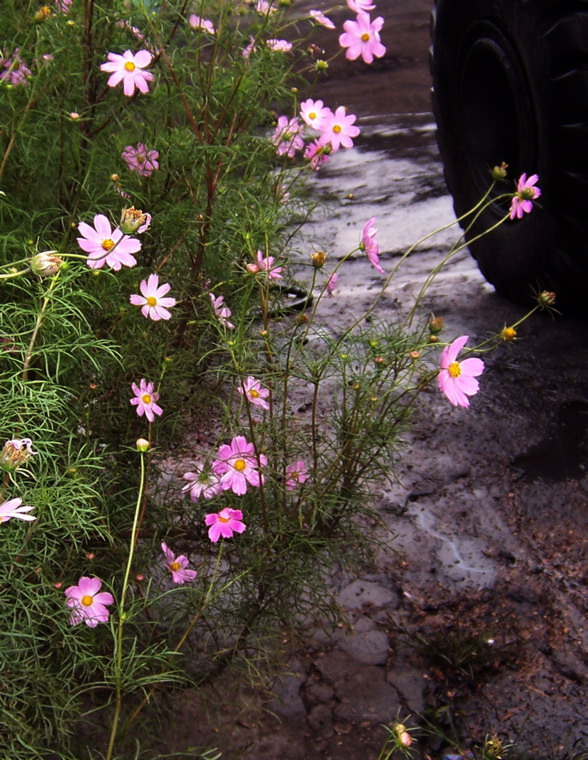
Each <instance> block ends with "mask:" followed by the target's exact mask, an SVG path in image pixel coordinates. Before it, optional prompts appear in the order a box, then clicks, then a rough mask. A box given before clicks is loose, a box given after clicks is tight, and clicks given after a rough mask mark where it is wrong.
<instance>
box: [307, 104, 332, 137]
mask: <svg viewBox="0 0 588 760" xmlns="http://www.w3.org/2000/svg"><path fill="white" fill-rule="evenodd" d="M329 110H330V109H329V108H325V107H324V106H323V101H322V100H312V98H308V100H305V101H304V103H301V104H300V116H302V119H303V121H305V122H306V124H308V126H309V127H312V128H313V129H318V130H320V129H321V127H322V126H323V124H324V121H325V117H326V116H327V114H328V113H329Z"/></svg>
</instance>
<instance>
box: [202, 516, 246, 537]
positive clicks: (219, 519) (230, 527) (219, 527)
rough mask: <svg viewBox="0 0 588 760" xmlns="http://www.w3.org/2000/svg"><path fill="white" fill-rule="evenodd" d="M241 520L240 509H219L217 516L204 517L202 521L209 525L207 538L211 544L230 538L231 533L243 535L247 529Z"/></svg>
mask: <svg viewBox="0 0 588 760" xmlns="http://www.w3.org/2000/svg"><path fill="white" fill-rule="evenodd" d="M242 520H243V512H241V510H240V509H230V508H229V507H226V508H225V509H221V511H220V512H219V513H218V514H210V515H206V517H205V518H204V521H205V523H206V525H209V526H210V527H209V529H208V538H209V539H210V540H211V541H212V543H213V544H216V542H217V541H218V540H219V538H221V536H222V538H232V537H233V533H243V531H244V530H245V528H246V527H247V526H246V525H245V523H244V522H242Z"/></svg>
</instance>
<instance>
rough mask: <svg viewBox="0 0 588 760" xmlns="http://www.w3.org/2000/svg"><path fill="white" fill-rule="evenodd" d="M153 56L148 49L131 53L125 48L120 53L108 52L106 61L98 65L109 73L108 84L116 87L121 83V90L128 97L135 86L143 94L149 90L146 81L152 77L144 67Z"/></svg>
mask: <svg viewBox="0 0 588 760" xmlns="http://www.w3.org/2000/svg"><path fill="white" fill-rule="evenodd" d="M152 59H153V56H152V55H151V53H150V52H149V51H148V50H139V51H137V52H136V53H134V54H133V53H132V52H131V51H130V50H125V52H124V53H123V54H122V55H119V54H118V53H109V54H108V61H107V62H106V63H103V64H102V65H101V66H100V69H101V70H102V71H107V72H108V73H110V77H109V78H108V86H109V87H116V85H117V84H120V83H121V82H122V83H123V92H124V94H125V95H126V96H127V97H130V96H131V95H133V93H134V92H135V87H136V88H137V89H138V90H139V91H140V92H142V93H143V94H145V93H147V92H149V85H148V82H151V81H152V80H153V79H154V76H153V74H152V73H151V72H150V71H145V70H144V69H146V68H147V66H149V64H150V63H151V61H152Z"/></svg>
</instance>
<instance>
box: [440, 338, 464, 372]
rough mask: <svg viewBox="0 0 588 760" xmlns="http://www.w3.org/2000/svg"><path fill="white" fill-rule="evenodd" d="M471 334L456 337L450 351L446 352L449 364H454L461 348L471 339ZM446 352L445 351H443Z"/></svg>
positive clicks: (449, 348)
mask: <svg viewBox="0 0 588 760" xmlns="http://www.w3.org/2000/svg"><path fill="white" fill-rule="evenodd" d="M469 337H470V336H469V335H461V336H460V337H459V338H456V339H455V340H454V341H453V343H452V344H451V345H450V346H449V347H448V351H447V354H446V358H447V364H448V366H449V364H452V363H453V362H454V361H455V360H456V358H457V355H458V354H459V352H460V351H461V349H462V348H463V347H464V346H465V344H466V343H467V342H468V340H469ZM443 353H445V352H443Z"/></svg>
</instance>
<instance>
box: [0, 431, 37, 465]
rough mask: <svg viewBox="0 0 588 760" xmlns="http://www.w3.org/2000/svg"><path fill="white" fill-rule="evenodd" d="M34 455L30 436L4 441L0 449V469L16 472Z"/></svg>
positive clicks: (35, 453)
mask: <svg viewBox="0 0 588 760" xmlns="http://www.w3.org/2000/svg"><path fill="white" fill-rule="evenodd" d="M36 455H37V452H36V451H34V450H33V442H32V441H31V439H30V438H13V439H12V440H11V441H6V443H5V444H4V446H3V447H2V450H1V451H0V470H4V471H6V472H16V470H18V469H20V468H21V467H23V466H24V465H25V464H26V463H27V462H28V461H29V459H30V458H31V457H33V456H36Z"/></svg>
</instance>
